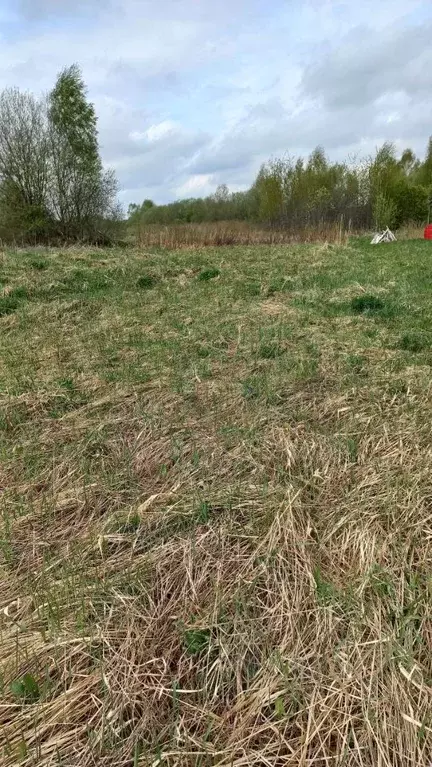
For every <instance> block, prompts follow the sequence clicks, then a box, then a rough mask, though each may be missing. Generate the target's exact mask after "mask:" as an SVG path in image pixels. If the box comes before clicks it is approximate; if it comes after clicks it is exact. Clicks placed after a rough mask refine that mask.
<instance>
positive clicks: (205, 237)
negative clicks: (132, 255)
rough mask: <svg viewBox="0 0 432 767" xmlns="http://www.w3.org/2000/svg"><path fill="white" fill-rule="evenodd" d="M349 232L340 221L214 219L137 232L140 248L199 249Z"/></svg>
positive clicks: (333, 238)
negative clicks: (263, 223)
mask: <svg viewBox="0 0 432 767" xmlns="http://www.w3.org/2000/svg"><path fill="white" fill-rule="evenodd" d="M347 238H348V233H347V232H346V231H345V230H344V229H343V228H341V226H340V224H324V223H323V224H322V225H321V226H316V227H307V228H305V229H298V228H297V229H295V230H291V229H274V228H268V229H266V228H263V227H260V226H257V225H255V224H249V223H247V222H246V221H217V222H214V223H204V224H170V225H168V226H161V225H158V224H149V225H147V226H144V227H141V228H140V229H139V230H138V231H137V232H136V239H137V242H138V244H139V245H141V246H143V247H150V248H155V247H161V248H169V249H176V248H189V249H190V248H194V247H196V248H202V247H208V246H221V245H280V244H284V243H285V244H292V243H300V242H336V243H339V244H341V243H345V242H346V241H347Z"/></svg>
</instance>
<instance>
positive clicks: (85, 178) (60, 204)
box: [48, 64, 117, 238]
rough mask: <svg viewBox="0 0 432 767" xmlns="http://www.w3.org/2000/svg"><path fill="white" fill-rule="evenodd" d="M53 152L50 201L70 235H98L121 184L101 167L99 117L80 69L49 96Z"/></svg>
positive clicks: (64, 76)
mask: <svg viewBox="0 0 432 767" xmlns="http://www.w3.org/2000/svg"><path fill="white" fill-rule="evenodd" d="M48 114H49V124H50V142H51V156H52V166H51V172H52V185H51V205H52V208H53V211H54V214H55V217H56V218H57V220H58V221H59V222H60V223H61V226H62V230H63V231H62V233H63V235H64V236H65V237H67V238H71V237H72V238H73V237H76V238H85V237H92V236H94V232H95V228H97V225H98V221H100V220H102V219H104V218H106V217H107V216H108V217H109V216H110V214H111V213H112V211H113V209H114V207H115V195H116V191H117V185H116V182H115V178H114V176H113V174H112V173H110V172H105V173H104V171H103V169H102V162H101V159H100V155H99V145H98V132H97V118H96V113H95V109H94V106H93V104H91V103H90V102H89V101H88V99H87V91H86V87H85V84H84V81H83V79H82V76H81V71H80V69H79V67H78V66H77V65H76V64H74V65H73V66H71V67H68V68H67V69H64V70H63V71H62V72H61V73H60V74H59V76H58V78H57V82H56V85H55V87H54V89H53V90H52V91H51V93H50V94H49V97H48Z"/></svg>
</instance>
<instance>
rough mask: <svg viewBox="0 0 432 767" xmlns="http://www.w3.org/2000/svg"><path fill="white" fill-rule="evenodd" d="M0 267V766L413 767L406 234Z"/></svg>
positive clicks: (417, 500)
mask: <svg viewBox="0 0 432 767" xmlns="http://www.w3.org/2000/svg"><path fill="white" fill-rule="evenodd" d="M0 280H1V291H2V294H1V297H0V404H1V411H0V418H1V421H0V440H1V441H0V451H1V452H0V455H1V466H0V487H1V518H0V525H1V530H0V539H1V541H0V544H1V549H0V671H1V674H0V682H1V687H0V763H1V765H2V767H12V765H13V766H15V765H25V766H26V767H28V766H29V765H35V766H36V765H37V767H48V765H49V766H51V765H63V766H67V767H83V766H86V767H87V766H90V765H105V766H106V767H108V766H109V767H114V766H116V767H138V766H140V767H142V766H143V765H146V766H147V765H149V766H150V765H151V766H152V767H156V765H167V766H168V765H169V767H177V766H181V767H183V766H186V767H189V765H190V766H193V767H211V766H212V765H224V766H226V767H229V766H230V767H247V766H248V765H253V766H254V767H266V766H271V767H281V766H282V765H284V766H285V765H293V766H294V765H301V767H309V765H310V766H312V765H313V766H314V767H328V765H331V766H333V765H335V766H336V765H337V766H338V767H351V766H354V765H356V767H357V766H358V767H395V766H399V765H401V766H405V765H412V767H430V765H431V763H432V440H431V436H432V391H431V389H432V377H431V369H432V368H431V366H432V244H430V243H428V242H423V241H416V242H410V241H405V242H399V243H397V244H395V245H382V246H378V247H371V246H369V245H368V243H367V242H365V241H362V240H356V241H352V242H351V243H350V244H349V245H346V246H337V245H299V246H287V245H281V246H277V245H274V246H271V247H270V246H256V247H235V248H218V249H216V248H215V249H207V250H205V249H202V250H194V251H188V250H182V251H179V252H165V253H160V254H155V255H148V254H146V253H142V252H140V251H139V250H130V251H127V252H125V251H121V250H115V249H113V250H97V249H93V250H92V249H83V250H80V249H69V250H67V249H65V250H62V251H57V250H46V251H45V250H29V251H24V250H20V251H16V252H12V251H9V252H3V253H1V255H0Z"/></svg>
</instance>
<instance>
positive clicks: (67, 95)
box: [0, 65, 121, 242]
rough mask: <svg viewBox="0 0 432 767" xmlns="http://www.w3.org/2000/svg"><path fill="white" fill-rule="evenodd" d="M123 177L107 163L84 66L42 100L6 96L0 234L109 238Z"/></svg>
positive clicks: (1, 121)
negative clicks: (101, 150)
mask: <svg viewBox="0 0 432 767" xmlns="http://www.w3.org/2000/svg"><path fill="white" fill-rule="evenodd" d="M120 219H121V211H120V208H119V206H118V203H117V181H116V178H115V176H114V174H113V172H112V171H109V170H108V171H106V170H104V169H103V167H102V161H101V158H100V153H99V144H98V131H97V118H96V114H95V109H94V106H93V104H91V103H89V101H88V99H87V93H86V87H85V84H84V82H83V79H82V76H81V72H80V69H79V67H78V66H77V65H73V66H71V67H68V68H66V69H64V70H63V71H62V72H60V74H59V75H58V78H57V81H56V83H55V86H54V88H53V89H52V91H51V92H50V93H49V94H48V95H45V96H43V97H42V98H37V97H35V96H34V95H33V94H31V93H28V92H22V91H20V90H18V89H17V88H7V89H6V90H4V91H3V92H2V93H1V94H0V238H1V239H2V240H4V241H20V240H22V241H26V242H29V241H30V242H32V241H37V242H50V241H53V240H62V241H73V240H80V241H106V240H109V239H110V238H111V236H112V234H113V232H114V231H115V230H116V227H117V226H118V225H119V222H120Z"/></svg>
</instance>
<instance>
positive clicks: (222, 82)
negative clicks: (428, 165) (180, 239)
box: [0, 0, 432, 201]
mask: <svg viewBox="0 0 432 767" xmlns="http://www.w3.org/2000/svg"><path fill="white" fill-rule="evenodd" d="M8 2H9V7H7V6H6V5H5V7H4V8H3V7H2V9H1V14H2V46H1V47H0V87H4V86H6V85H18V86H20V87H23V88H29V89H31V90H35V91H44V90H47V89H48V88H50V87H51V86H52V83H53V81H54V79H55V76H56V73H57V72H58V71H59V70H60V69H61V68H62V67H64V66H65V65H68V64H70V63H72V62H73V61H77V62H79V63H80V65H81V66H82V69H83V74H84V78H85V80H86V82H87V83H88V86H89V92H90V97H91V98H92V100H93V101H94V103H95V105H96V109H97V112H98V115H99V118H100V120H99V128H100V141H101V147H102V152H103V157H104V160H105V161H106V162H107V163H109V164H111V165H113V166H114V167H115V169H116V171H117V173H118V176H119V179H120V182H121V184H122V186H123V189H124V192H123V198H124V199H125V200H127V201H129V200H139V197H140V195H142V196H146V197H147V196H149V197H153V198H155V199H156V200H157V201H164V200H167V199H169V198H171V197H177V196H178V195H182V194H184V195H186V196H191V195H194V194H207V193H209V192H211V191H212V190H213V189H214V188H215V186H216V185H217V184H218V183H221V182H224V181H226V182H227V183H228V184H229V185H230V187H231V188H232V189H239V188H245V187H246V186H247V185H248V184H249V183H250V182H251V181H252V178H253V174H254V173H255V172H256V170H257V168H258V167H259V164H260V163H261V162H262V161H263V160H265V159H267V158H268V157H269V156H271V155H275V154H279V153H282V152H284V151H289V152H292V153H293V154H297V153H308V152H309V151H311V150H312V149H313V147H314V146H315V145H316V144H318V143H320V144H323V145H324V147H325V148H327V149H328V150H329V152H330V153H331V154H332V155H333V156H335V157H343V156H345V155H346V154H347V153H356V152H361V153H364V152H369V151H373V149H374V147H375V146H377V145H378V144H379V143H380V142H382V141H383V140H387V139H389V140H394V141H396V142H398V145H401V146H402V145H403V144H412V145H413V146H414V148H415V149H417V150H420V149H421V148H422V147H423V146H424V145H425V144H426V141H427V137H428V134H429V132H432V104H431V105H430V100H429V97H428V96H429V93H430V90H431V87H432V48H431V47H430V45H429V40H430V38H431V33H432V6H431V5H430V2H429V0H410V3H409V5H408V4H407V3H406V2H405V0H404V1H402V0H380V2H379V3H377V2H376V0H359V1H358V2H357V3H352V2H351V0H302V1H301V2H299V3H296V4H294V3H286V2H285V0H274V2H272V3H271V4H270V5H269V4H268V3H267V2H265V0H219V2H218V3H215V2H210V0H181V1H180V0H159V1H158V3H154V2H152V1H151V0H86V1H85V2H84V0H20V2H19V3H18V5H17V2H16V0H3V3H4V4H6V3H8ZM3 19H4V22H3Z"/></svg>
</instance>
